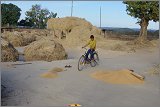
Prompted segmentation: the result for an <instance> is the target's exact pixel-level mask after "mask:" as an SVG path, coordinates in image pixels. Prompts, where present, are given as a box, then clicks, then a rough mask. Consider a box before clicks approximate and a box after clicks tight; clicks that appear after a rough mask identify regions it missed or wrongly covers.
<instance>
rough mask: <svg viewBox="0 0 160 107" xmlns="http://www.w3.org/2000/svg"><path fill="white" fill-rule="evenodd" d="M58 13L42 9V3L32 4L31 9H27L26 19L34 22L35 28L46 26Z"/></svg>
mask: <svg viewBox="0 0 160 107" xmlns="http://www.w3.org/2000/svg"><path fill="white" fill-rule="evenodd" d="M56 16H57V13H53V12H49V10H48V9H42V8H41V6H40V5H37V4H36V5H32V8H31V9H30V10H29V11H26V20H29V22H31V23H33V27H35V28H45V27H46V25H47V20H48V19H49V18H55V17H56Z"/></svg>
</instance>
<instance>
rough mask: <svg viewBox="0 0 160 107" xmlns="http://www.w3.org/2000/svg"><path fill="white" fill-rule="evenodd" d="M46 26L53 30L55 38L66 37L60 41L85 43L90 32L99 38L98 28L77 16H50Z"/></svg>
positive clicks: (77, 43)
mask: <svg viewBox="0 0 160 107" xmlns="http://www.w3.org/2000/svg"><path fill="white" fill-rule="evenodd" d="M47 28H48V29H50V30H52V31H53V35H54V36H55V37H56V38H60V39H63V38H66V39H64V41H62V43H66V44H67V45H71V46H77V45H79V44H80V43H85V42H86V41H87V40H88V39H89V37H90V35H91V34H93V35H94V36H95V37H96V39H101V38H102V36H101V35H100V29H98V28H97V27H95V26H93V25H92V24H91V23H90V22H88V21H86V20H85V19H82V18H78V17H65V18H52V19H49V20H48V22H47Z"/></svg>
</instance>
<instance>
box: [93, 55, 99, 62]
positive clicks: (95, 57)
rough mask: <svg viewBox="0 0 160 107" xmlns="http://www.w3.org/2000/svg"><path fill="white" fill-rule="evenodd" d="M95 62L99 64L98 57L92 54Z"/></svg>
mask: <svg viewBox="0 0 160 107" xmlns="http://www.w3.org/2000/svg"><path fill="white" fill-rule="evenodd" d="M93 57H94V60H95V62H96V63H97V64H98V63H99V57H98V54H97V53H94V55H93Z"/></svg>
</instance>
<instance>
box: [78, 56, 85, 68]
mask: <svg viewBox="0 0 160 107" xmlns="http://www.w3.org/2000/svg"><path fill="white" fill-rule="evenodd" d="M84 65H85V57H84V55H82V56H81V57H80V58H79V61H78V70H79V71H82V70H83V68H84Z"/></svg>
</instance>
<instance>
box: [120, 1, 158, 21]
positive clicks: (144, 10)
mask: <svg viewBox="0 0 160 107" xmlns="http://www.w3.org/2000/svg"><path fill="white" fill-rule="evenodd" d="M123 3H124V4H126V7H127V9H126V11H127V14H128V15H130V16H133V17H135V18H138V20H139V21H140V20H141V19H143V18H144V19H145V20H147V21H150V20H153V21H154V22H156V21H159V1H125V2H123Z"/></svg>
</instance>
